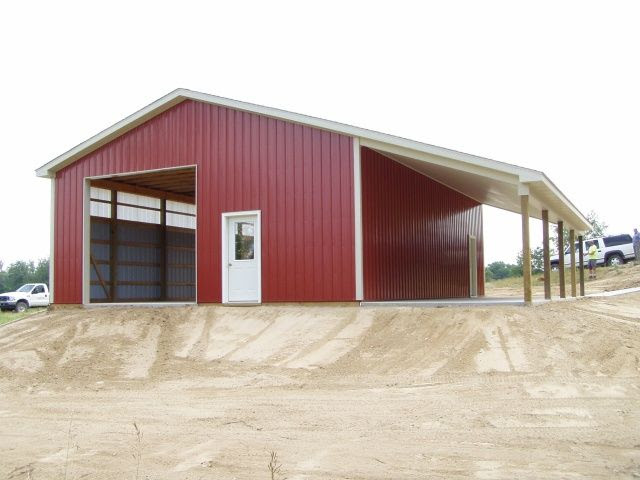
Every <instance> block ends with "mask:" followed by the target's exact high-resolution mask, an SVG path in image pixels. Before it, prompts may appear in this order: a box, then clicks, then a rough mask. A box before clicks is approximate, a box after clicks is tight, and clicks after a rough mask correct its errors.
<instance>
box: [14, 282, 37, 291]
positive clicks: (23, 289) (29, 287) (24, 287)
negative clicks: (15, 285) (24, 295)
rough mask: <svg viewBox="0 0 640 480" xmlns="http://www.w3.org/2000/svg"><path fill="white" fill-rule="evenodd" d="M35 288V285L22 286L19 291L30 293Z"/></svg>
mask: <svg viewBox="0 0 640 480" xmlns="http://www.w3.org/2000/svg"><path fill="white" fill-rule="evenodd" d="M33 287H34V285H33V283H27V284H26V285H23V286H21V287H20V288H19V289H18V290H17V291H18V292H30V291H31V289H32V288H33Z"/></svg>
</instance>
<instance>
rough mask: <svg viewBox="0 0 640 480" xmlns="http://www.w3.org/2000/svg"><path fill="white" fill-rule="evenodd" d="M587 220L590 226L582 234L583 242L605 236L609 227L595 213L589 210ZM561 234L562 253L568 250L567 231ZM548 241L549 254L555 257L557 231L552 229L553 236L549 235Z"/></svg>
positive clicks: (564, 230)
mask: <svg viewBox="0 0 640 480" xmlns="http://www.w3.org/2000/svg"><path fill="white" fill-rule="evenodd" d="M587 220H588V221H589V223H590V224H591V229H590V230H588V231H587V232H585V233H584V239H585V240H589V239H591V238H598V237H604V236H605V235H606V234H607V228H609V226H608V225H607V224H606V223H604V221H603V220H601V219H600V217H598V214H597V213H596V212H594V211H593V210H591V211H590V212H589V213H588V214H587ZM563 232H564V238H563V242H562V243H563V244H564V248H563V249H562V251H563V252H564V251H566V250H567V248H569V230H567V229H566V228H564V229H563ZM549 240H550V242H549V243H550V245H549V249H550V251H551V254H552V255H553V254H556V255H557V254H558V231H557V229H554V231H553V234H552V235H550V239H549ZM576 240H577V239H576Z"/></svg>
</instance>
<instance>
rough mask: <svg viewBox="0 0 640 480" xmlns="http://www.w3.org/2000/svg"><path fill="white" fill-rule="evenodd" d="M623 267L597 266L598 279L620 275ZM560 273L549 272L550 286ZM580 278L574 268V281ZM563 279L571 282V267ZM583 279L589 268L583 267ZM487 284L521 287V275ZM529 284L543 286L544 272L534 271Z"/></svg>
mask: <svg viewBox="0 0 640 480" xmlns="http://www.w3.org/2000/svg"><path fill="white" fill-rule="evenodd" d="M623 268H626V267H598V268H597V270H596V273H597V275H598V280H601V279H604V278H610V277H614V276H616V275H620V274H621V273H622V270H621V269H623ZM559 277H560V274H559V273H558V272H557V271H556V272H554V271H552V272H551V286H557V285H560V280H559ZM579 280H580V277H579V271H578V270H577V269H576V282H578V281H579ZM564 281H565V285H566V286H567V287H569V286H570V284H571V268H569V267H566V268H565V270H564ZM584 281H585V283H588V282H589V269H588V268H585V270H584ZM486 285H487V286H491V287H492V288H522V277H508V278H501V279H500V280H493V281H491V282H487V283H486ZM531 285H532V286H534V287H543V286H544V274H543V273H542V272H540V273H534V274H533V275H532V276H531Z"/></svg>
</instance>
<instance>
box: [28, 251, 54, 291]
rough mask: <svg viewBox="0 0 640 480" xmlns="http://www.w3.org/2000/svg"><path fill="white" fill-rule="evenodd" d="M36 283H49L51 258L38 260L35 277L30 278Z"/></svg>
mask: <svg viewBox="0 0 640 480" xmlns="http://www.w3.org/2000/svg"><path fill="white" fill-rule="evenodd" d="M29 281H30V282H34V283H46V284H47V285H48V284H49V259H48V258H41V259H40V260H38V264H37V265H36V268H35V271H34V272H33V278H31V279H30V280H29Z"/></svg>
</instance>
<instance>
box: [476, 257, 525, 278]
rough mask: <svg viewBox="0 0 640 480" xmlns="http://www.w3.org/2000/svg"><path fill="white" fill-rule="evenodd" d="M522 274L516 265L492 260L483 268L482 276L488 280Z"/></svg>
mask: <svg viewBox="0 0 640 480" xmlns="http://www.w3.org/2000/svg"><path fill="white" fill-rule="evenodd" d="M518 275H522V268H521V267H518V265H513V264H511V263H505V262H500V261H498V262H492V263H490V264H489V265H487V266H486V268H485V269H484V278H485V280H487V281H488V282H490V281H492V280H500V279H501V278H507V277H516V276H518Z"/></svg>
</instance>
